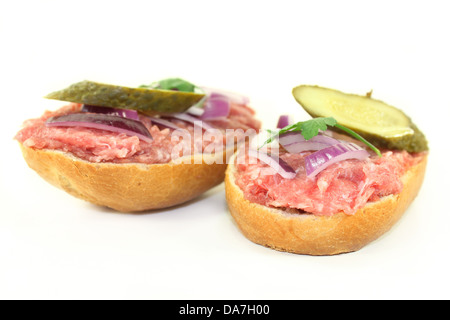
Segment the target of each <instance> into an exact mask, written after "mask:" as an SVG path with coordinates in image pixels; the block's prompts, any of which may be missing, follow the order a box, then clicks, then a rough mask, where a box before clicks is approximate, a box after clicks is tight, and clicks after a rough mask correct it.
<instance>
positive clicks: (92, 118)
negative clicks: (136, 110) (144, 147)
mask: <svg viewBox="0 0 450 320" xmlns="http://www.w3.org/2000/svg"><path fill="white" fill-rule="evenodd" d="M45 124H46V125H47V126H48V127H85V128H93V129H99V130H106V131H111V132H117V133H124V134H126V135H129V136H137V137H138V138H139V139H141V140H143V141H146V142H152V140H153V138H152V135H151V134H150V132H149V131H148V129H147V128H146V127H145V126H144V124H143V123H142V122H140V121H136V120H133V119H128V118H123V117H119V116H114V115H109V114H101V113H70V114H66V115H62V116H57V117H52V118H49V119H48V120H47V122H46V123H45Z"/></svg>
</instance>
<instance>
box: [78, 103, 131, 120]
mask: <svg viewBox="0 0 450 320" xmlns="http://www.w3.org/2000/svg"><path fill="white" fill-rule="evenodd" d="M81 111H83V112H92V113H102V114H110V115H113V116H118V117H123V118H128V119H133V120H137V121H139V115H138V113H137V111H136V110H128V109H119V108H111V107H100V106H93V105H89V104H83V107H82V108H81Z"/></svg>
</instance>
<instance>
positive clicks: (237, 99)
mask: <svg viewBox="0 0 450 320" xmlns="http://www.w3.org/2000/svg"><path fill="white" fill-rule="evenodd" d="M200 89H202V90H203V92H204V93H205V94H207V95H210V94H212V93H217V94H220V95H224V96H226V97H228V98H229V99H230V101H231V102H234V103H238V104H244V105H247V104H249V102H250V99H249V98H248V97H246V96H244V95H242V94H239V93H235V92H230V91H225V90H219V89H214V88H209V87H200Z"/></svg>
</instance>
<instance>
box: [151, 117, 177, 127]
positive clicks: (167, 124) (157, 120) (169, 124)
mask: <svg viewBox="0 0 450 320" xmlns="http://www.w3.org/2000/svg"><path fill="white" fill-rule="evenodd" d="M148 118H149V119H150V120H151V121H152V122H153V123H156V124H158V125H160V126H163V127H165V128H169V129H174V130H177V129H180V127H179V126H177V125H176V124H175V123H172V122H170V121H168V120H165V119H161V118H154V117H148Z"/></svg>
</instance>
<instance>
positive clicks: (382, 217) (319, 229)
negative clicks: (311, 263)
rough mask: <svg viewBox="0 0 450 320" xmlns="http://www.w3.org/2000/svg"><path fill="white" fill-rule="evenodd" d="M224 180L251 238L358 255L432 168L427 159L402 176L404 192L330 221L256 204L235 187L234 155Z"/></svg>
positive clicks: (290, 248) (293, 248) (281, 246)
mask: <svg viewBox="0 0 450 320" xmlns="http://www.w3.org/2000/svg"><path fill="white" fill-rule="evenodd" d="M229 163H230V164H229V166H228V169H227V171H226V176H225V193H226V199H227V203H228V207H229V210H230V213H231V215H232V217H233V218H234V220H235V221H236V224H237V226H238V227H239V229H240V230H241V232H242V233H243V234H244V236H245V237H247V238H248V239H249V240H251V241H253V242H255V243H257V244H260V245H263V246H266V247H269V248H272V249H275V250H279V251H287V252H291V253H297V254H307V255H336V254H340V253H346V252H352V251H357V250H359V249H361V248H362V247H364V246H365V245H367V244H368V243H370V242H372V241H374V240H375V239H377V238H379V237H380V236H381V235H382V234H384V233H386V232H387V231H388V230H389V229H391V227H392V226H393V225H394V224H395V223H396V222H397V221H398V220H399V219H400V218H401V216H402V215H403V213H404V212H405V211H406V209H407V208H408V206H409V205H410V203H411V202H412V201H413V200H414V198H415V197H416V195H417V194H418V192H419V190H420V187H421V185H422V182H423V179H424V175H425V169H426V165H427V155H425V156H424V157H423V159H422V161H420V162H419V163H418V164H417V165H415V166H413V167H411V168H410V169H409V170H408V171H407V172H406V173H405V174H404V175H403V177H402V182H403V184H404V187H403V189H402V191H401V193H400V194H397V195H390V196H387V197H383V198H382V199H380V200H379V201H377V202H372V203H368V204H367V205H366V206H365V207H363V208H361V209H360V210H358V211H357V212H356V213H355V214H354V215H351V216H350V215H346V214H344V213H343V212H340V213H338V214H335V215H333V216H331V217H327V216H315V215H312V214H292V213H286V212H285V211H283V210H280V209H275V208H269V207H266V206H263V205H260V204H256V203H252V202H250V201H248V200H246V199H245V198H244V193H243V192H242V190H241V189H240V188H239V186H237V185H236V183H235V173H236V168H235V166H234V157H232V158H231V159H230V162H229Z"/></svg>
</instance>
